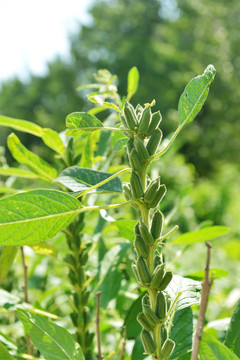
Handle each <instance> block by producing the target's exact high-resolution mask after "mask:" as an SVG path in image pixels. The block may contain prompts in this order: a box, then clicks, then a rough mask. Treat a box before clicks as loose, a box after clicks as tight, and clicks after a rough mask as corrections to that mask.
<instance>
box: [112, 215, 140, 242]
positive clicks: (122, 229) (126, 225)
mask: <svg viewBox="0 0 240 360" xmlns="http://www.w3.org/2000/svg"><path fill="white" fill-rule="evenodd" d="M136 224H137V221H136V220H116V221H114V222H112V224H111V225H114V226H116V227H117V228H118V230H119V235H120V236H121V237H123V238H124V239H127V240H129V241H131V242H133V240H134V226H135V225H136Z"/></svg>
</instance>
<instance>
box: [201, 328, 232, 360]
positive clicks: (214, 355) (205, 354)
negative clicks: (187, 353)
mask: <svg viewBox="0 0 240 360" xmlns="http://www.w3.org/2000/svg"><path fill="white" fill-rule="evenodd" d="M199 354H200V360H239V358H238V357H237V355H235V354H234V353H233V352H232V351H231V350H229V349H228V348H227V347H226V346H225V345H223V344H222V343H220V341H218V340H217V339H216V338H215V337H214V336H212V335H210V334H208V333H206V332H204V333H203V335H202V340H201V344H200V351H199Z"/></svg>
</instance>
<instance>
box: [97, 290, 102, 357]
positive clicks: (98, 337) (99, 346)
mask: <svg viewBox="0 0 240 360" xmlns="http://www.w3.org/2000/svg"><path fill="white" fill-rule="evenodd" d="M96 295H97V314H96V327H97V347H98V354H97V358H98V360H101V359H103V356H102V352H101V336H100V329H99V322H100V321H99V310H100V297H101V291H98V292H97V293H96Z"/></svg>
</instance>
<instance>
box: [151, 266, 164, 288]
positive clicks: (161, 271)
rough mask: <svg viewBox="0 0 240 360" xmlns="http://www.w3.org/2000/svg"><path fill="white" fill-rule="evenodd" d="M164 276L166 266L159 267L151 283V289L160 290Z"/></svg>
mask: <svg viewBox="0 0 240 360" xmlns="http://www.w3.org/2000/svg"><path fill="white" fill-rule="evenodd" d="M163 274H164V265H163V264H162V265H158V266H157V267H156V268H155V270H154V273H153V277H152V280H151V282H150V285H151V287H153V288H156V289H158V287H159V284H160V283H161V281H162V279H163Z"/></svg>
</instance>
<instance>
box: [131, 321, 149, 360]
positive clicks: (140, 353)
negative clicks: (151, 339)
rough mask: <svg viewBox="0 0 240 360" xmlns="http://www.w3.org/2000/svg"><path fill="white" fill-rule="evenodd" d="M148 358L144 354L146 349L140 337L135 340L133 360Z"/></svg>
mask: <svg viewBox="0 0 240 360" xmlns="http://www.w3.org/2000/svg"><path fill="white" fill-rule="evenodd" d="M139 326H140V325H139ZM140 328H141V327H140ZM146 356H147V355H146V354H144V348H143V344H142V341H141V339H140V337H137V338H136V340H135V344H134V347H133V350H132V356H131V360H143V359H145V358H146Z"/></svg>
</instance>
